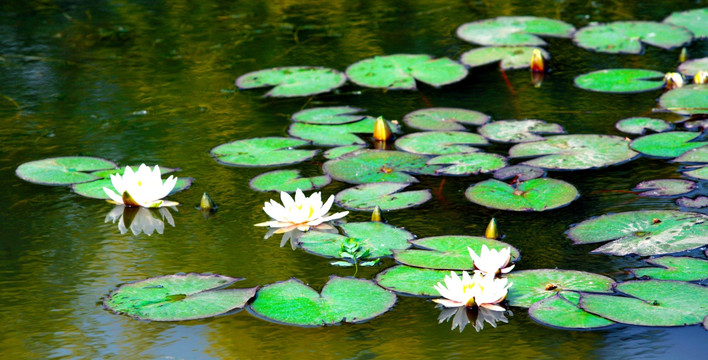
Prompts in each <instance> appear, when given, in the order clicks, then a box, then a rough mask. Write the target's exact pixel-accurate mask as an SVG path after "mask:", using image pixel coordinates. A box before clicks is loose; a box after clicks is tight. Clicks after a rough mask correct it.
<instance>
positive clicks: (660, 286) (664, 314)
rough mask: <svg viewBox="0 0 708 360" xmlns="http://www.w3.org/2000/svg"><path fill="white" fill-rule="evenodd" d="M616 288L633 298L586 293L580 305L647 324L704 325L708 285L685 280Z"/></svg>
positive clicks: (627, 321) (624, 320)
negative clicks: (702, 323)
mask: <svg viewBox="0 0 708 360" xmlns="http://www.w3.org/2000/svg"><path fill="white" fill-rule="evenodd" d="M615 290H616V291H618V292H620V293H623V294H626V295H628V296H631V297H624V296H614V295H601V294H583V295H582V297H581V298H580V307H581V308H583V309H584V310H585V311H588V312H591V313H593V314H597V315H599V316H602V317H604V318H607V319H610V320H612V321H616V322H620V323H625V324H632V325H643V326H682V325H693V324H700V323H701V321H703V318H704V317H705V316H706V314H708V287H706V286H701V285H696V284H691V283H687V282H682V281H663V280H646V281H627V282H623V283H619V284H617V285H616V286H615Z"/></svg>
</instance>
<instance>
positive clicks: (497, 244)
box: [393, 235, 520, 270]
mask: <svg viewBox="0 0 708 360" xmlns="http://www.w3.org/2000/svg"><path fill="white" fill-rule="evenodd" d="M411 243H412V244H413V245H415V246H417V247H419V248H422V249H423V250H421V249H408V250H400V251H394V252H393V254H394V255H393V258H394V259H396V261H398V262H399V263H402V264H404V265H408V266H415V267H423V268H430V269H448V270H473V269H474V264H473V262H472V258H471V257H470V253H469V251H468V250H467V248H471V249H472V250H474V251H475V252H476V253H477V254H481V253H482V245H486V246H487V247H488V248H489V249H494V250H501V249H505V248H510V249H511V259H512V261H516V260H517V259H518V258H519V256H520V254H519V251H518V250H517V249H516V248H514V247H513V246H511V245H509V244H507V243H505V242H501V241H498V240H494V239H487V238H485V237H481V236H464V235H445V236H433V237H427V238H422V239H416V240H411Z"/></svg>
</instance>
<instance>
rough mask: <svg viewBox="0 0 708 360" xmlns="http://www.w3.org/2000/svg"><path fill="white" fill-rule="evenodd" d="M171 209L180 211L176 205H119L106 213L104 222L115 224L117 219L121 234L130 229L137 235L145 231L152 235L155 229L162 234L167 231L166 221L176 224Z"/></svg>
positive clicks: (172, 224)
mask: <svg viewBox="0 0 708 360" xmlns="http://www.w3.org/2000/svg"><path fill="white" fill-rule="evenodd" d="M170 209H172V210H174V211H178V210H177V207H175V206H167V207H161V208H159V209H149V208H145V207H130V206H124V205H118V206H116V207H114V208H113V210H111V211H110V212H109V213H108V214H107V215H106V219H105V221H104V222H108V221H111V222H113V223H114V224H115V223H116V220H117V221H118V230H120V233H121V234H125V233H127V232H128V229H130V231H131V232H132V233H133V235H136V236H137V235H140V233H143V232H144V233H145V235H147V236H150V235H152V233H153V232H155V231H157V233H158V234H162V233H163V232H164V231H165V221H167V223H168V224H170V225H171V226H172V227H174V226H175V220H174V219H173V218H172V214H171V213H170Z"/></svg>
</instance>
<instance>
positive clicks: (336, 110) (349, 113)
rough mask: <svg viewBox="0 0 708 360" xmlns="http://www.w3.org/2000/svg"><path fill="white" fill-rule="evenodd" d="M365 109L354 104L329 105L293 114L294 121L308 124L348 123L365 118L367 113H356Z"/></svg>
mask: <svg viewBox="0 0 708 360" xmlns="http://www.w3.org/2000/svg"><path fill="white" fill-rule="evenodd" d="M362 111H364V109H360V108H355V107H352V106H329V107H319V108H312V109H305V110H301V111H298V112H296V113H294V114H293V116H292V118H291V119H292V121H295V122H302V123H308V124H322V125H334V124H346V123H350V122H355V121H359V120H361V119H363V118H364V117H365V115H355V114H356V113H358V112H362Z"/></svg>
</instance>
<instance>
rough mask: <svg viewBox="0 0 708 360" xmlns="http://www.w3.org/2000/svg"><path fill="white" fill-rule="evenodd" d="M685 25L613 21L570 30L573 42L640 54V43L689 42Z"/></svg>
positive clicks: (590, 47) (666, 44)
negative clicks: (683, 26) (573, 31)
mask: <svg viewBox="0 0 708 360" xmlns="http://www.w3.org/2000/svg"><path fill="white" fill-rule="evenodd" d="M692 39H693V34H691V32H690V31H688V30H686V29H685V28H682V27H678V26H675V25H671V24H666V23H659V22H654V21H616V22H612V23H608V24H596V25H590V26H587V27H584V28H582V29H580V30H578V31H576V32H575V34H573V42H575V44H576V45H578V46H580V47H582V48H585V49H588V50H592V51H598V52H604V53H611V54H640V53H641V52H642V50H643V47H642V43H644V44H647V45H652V46H656V47H660V48H663V49H672V48H676V47H679V46H683V45H686V44H688V43H689V42H691V40H692Z"/></svg>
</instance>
